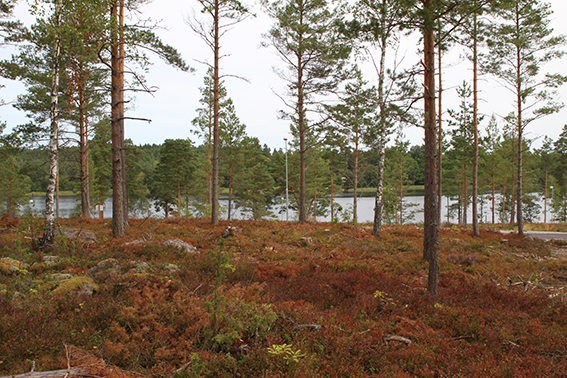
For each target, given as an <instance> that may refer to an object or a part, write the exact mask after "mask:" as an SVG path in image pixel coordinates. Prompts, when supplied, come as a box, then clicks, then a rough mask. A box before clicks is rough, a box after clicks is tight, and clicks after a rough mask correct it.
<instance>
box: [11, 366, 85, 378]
mask: <svg viewBox="0 0 567 378" xmlns="http://www.w3.org/2000/svg"><path fill="white" fill-rule="evenodd" d="M85 375H89V374H88V371H87V370H85V369H81V368H74V369H70V370H68V369H61V370H50V371H37V372H30V373H24V374H18V375H7V376H4V377H0V378H64V377H82V376H85Z"/></svg>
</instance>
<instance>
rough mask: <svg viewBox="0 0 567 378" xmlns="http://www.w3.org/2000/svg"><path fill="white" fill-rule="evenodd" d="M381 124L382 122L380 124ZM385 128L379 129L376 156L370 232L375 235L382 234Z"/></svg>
mask: <svg viewBox="0 0 567 378" xmlns="http://www.w3.org/2000/svg"><path fill="white" fill-rule="evenodd" d="M382 126H383V124H382ZM385 134H386V130H385V129H384V128H383V127H382V128H381V130H380V147H379V148H380V151H379V155H378V156H379V157H378V159H379V160H378V179H377V181H378V184H377V187H376V200H375V207H374V228H373V229H372V233H373V234H374V235H376V236H377V237H380V236H381V234H382V221H383V214H384V166H385V160H386V135H385Z"/></svg>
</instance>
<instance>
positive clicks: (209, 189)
mask: <svg viewBox="0 0 567 378" xmlns="http://www.w3.org/2000/svg"><path fill="white" fill-rule="evenodd" d="M211 89H213V91H214V88H211ZM213 97H214V96H213ZM213 102H214V100H213ZM211 105H212V106H211ZM214 108H215V106H214V103H213V104H211V103H210V102H209V125H208V127H209V144H208V147H209V166H208V170H207V193H206V194H205V204H207V205H210V204H211V197H212V196H213V186H212V181H213V161H212V147H213V124H212V123H211V120H213V119H214Z"/></svg>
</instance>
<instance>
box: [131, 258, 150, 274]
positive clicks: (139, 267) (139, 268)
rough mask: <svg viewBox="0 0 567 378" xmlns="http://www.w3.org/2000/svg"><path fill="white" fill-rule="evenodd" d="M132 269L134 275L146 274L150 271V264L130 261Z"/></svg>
mask: <svg viewBox="0 0 567 378" xmlns="http://www.w3.org/2000/svg"><path fill="white" fill-rule="evenodd" d="M131 263H132V265H134V268H132V269H133V270H134V271H135V272H136V273H146V272H147V271H148V270H150V264H148V263H147V262H145V261H131Z"/></svg>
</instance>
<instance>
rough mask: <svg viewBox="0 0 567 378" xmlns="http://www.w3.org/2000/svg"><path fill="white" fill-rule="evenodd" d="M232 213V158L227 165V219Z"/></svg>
mask: <svg viewBox="0 0 567 378" xmlns="http://www.w3.org/2000/svg"><path fill="white" fill-rule="evenodd" d="M231 214H232V158H231V160H230V163H229V167H228V220H230V217H231Z"/></svg>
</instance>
